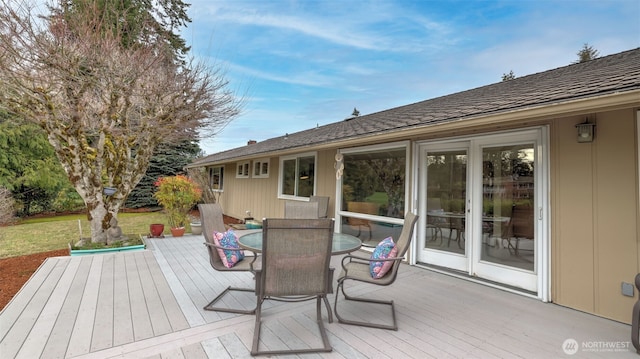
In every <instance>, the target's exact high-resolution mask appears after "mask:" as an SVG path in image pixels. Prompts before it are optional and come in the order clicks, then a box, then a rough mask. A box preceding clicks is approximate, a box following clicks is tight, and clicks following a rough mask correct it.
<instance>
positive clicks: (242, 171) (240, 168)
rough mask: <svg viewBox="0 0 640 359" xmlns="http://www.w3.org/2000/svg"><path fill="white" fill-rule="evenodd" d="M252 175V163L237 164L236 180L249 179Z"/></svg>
mask: <svg viewBox="0 0 640 359" xmlns="http://www.w3.org/2000/svg"><path fill="white" fill-rule="evenodd" d="M250 174H251V163H250V162H249V161H242V162H237V163H236V178H249V177H250Z"/></svg>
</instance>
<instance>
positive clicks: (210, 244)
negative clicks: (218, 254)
mask: <svg viewBox="0 0 640 359" xmlns="http://www.w3.org/2000/svg"><path fill="white" fill-rule="evenodd" d="M204 245H205V246H207V247H213V248H217V249H222V250H226V251H243V252H251V253H253V255H251V256H245V257H253V259H252V260H251V263H249V265H250V266H251V268H252V269H253V263H254V262H255V261H256V259H258V253H257V252H255V251H252V250H251V249H244V248H231V247H222V246H219V245H217V244H214V243H208V242H204Z"/></svg>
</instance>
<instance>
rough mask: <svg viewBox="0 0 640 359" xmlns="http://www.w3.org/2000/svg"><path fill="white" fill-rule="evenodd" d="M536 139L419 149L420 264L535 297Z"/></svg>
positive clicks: (539, 199)
mask: <svg viewBox="0 0 640 359" xmlns="http://www.w3.org/2000/svg"><path fill="white" fill-rule="evenodd" d="M541 133H542V132H541V131H540V130H531V131H522V132H518V133H509V134H503V135H490V136H483V137H474V138H469V139H468V140H464V141H450V142H445V141H442V142H440V143H438V142H435V143H434V142H429V143H423V144H420V145H419V146H418V149H419V151H418V152H419V159H418V161H419V164H418V167H419V181H418V182H419V189H418V193H419V195H418V205H419V212H420V214H421V223H420V227H419V230H418V251H417V256H416V259H417V261H418V262H422V263H425V264H428V265H433V266H438V267H443V268H448V269H450V270H454V271H460V272H463V273H464V274H467V275H470V276H474V277H479V278H484V279H487V280H490V281H494V282H499V283H503V284H505V285H509V286H513V287H517V288H521V289H525V290H527V291H532V292H537V291H538V287H539V277H538V275H539V273H540V271H539V266H540V264H541V263H543V262H544V261H543V259H545V258H541V257H540V252H539V250H540V248H542V247H541V243H542V242H541V241H540V237H541V233H543V231H542V230H541V228H544V226H543V214H542V213H543V211H542V208H543V205H542V203H543V196H542V195H541V193H542V188H543V187H542V186H540V185H539V183H540V182H541V179H542V178H543V177H542V173H540V172H539V168H540V163H541V161H540V158H541V148H542V146H541V145H540V143H541V137H542V136H541Z"/></svg>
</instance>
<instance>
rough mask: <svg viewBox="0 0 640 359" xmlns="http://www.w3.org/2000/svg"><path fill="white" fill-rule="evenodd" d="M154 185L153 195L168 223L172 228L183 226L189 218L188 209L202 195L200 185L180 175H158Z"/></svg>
mask: <svg viewBox="0 0 640 359" xmlns="http://www.w3.org/2000/svg"><path fill="white" fill-rule="evenodd" d="M154 185H155V186H156V187H157V188H158V190H157V191H156V193H154V194H153V197H155V199H156V200H158V203H159V204H160V205H161V206H162V207H164V210H165V213H166V214H167V217H168V220H169V225H170V226H171V227H172V228H179V227H184V226H185V224H186V223H187V221H188V220H189V217H188V215H189V210H190V209H191V207H193V205H194V204H196V203H197V202H198V201H199V200H200V198H201V197H202V190H201V189H200V187H199V186H198V185H197V184H196V183H195V182H194V181H192V180H191V179H190V178H188V177H186V176H182V175H177V176H171V177H160V178H159V179H158V180H157V181H156V182H155V183H154Z"/></svg>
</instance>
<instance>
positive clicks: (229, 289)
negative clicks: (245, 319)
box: [203, 286, 256, 314]
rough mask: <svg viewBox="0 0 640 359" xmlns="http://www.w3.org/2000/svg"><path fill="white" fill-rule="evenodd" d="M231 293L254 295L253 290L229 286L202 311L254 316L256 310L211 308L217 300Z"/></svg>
mask: <svg viewBox="0 0 640 359" xmlns="http://www.w3.org/2000/svg"><path fill="white" fill-rule="evenodd" d="M231 291H237V292H252V293H255V290H254V289H253V288H238V287H231V286H229V287H227V289H225V290H224V291H222V293H220V294H218V296H217V297H215V299H213V300H212V301H211V302H209V304H207V305H205V306H204V308H203V309H204V310H210V311H214V312H226V313H237V314H254V313H255V312H256V308H253V309H249V310H247V309H234V308H225V307H214V306H213V305H214V304H215V303H216V302H217V301H218V300H220V299H222V297H224V296H225V295H226V294H227V293H229V292H231Z"/></svg>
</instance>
